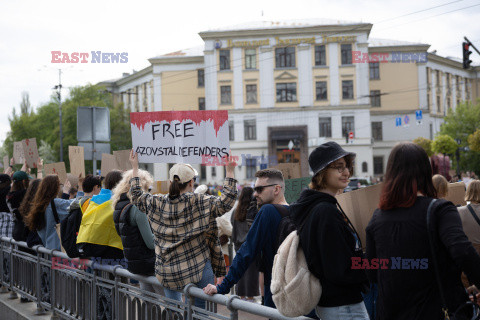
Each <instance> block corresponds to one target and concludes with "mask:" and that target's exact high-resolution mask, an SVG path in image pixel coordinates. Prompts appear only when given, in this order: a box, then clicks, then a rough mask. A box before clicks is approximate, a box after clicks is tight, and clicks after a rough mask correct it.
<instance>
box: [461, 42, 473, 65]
mask: <svg viewBox="0 0 480 320" xmlns="http://www.w3.org/2000/svg"><path fill="white" fill-rule="evenodd" d="M469 49H470V43H468V42H464V43H462V50H463V69H468V68H470V64H471V63H472V60H470V55H471V54H472V51H470V50H469Z"/></svg>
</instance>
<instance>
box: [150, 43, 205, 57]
mask: <svg viewBox="0 0 480 320" xmlns="http://www.w3.org/2000/svg"><path fill="white" fill-rule="evenodd" d="M204 50H205V45H201V46H197V47H192V48H187V49H182V50H178V51H174V52H169V53H165V54H162V55H159V56H156V57H153V58H151V59H169V58H179V57H201V56H203V51H204Z"/></svg>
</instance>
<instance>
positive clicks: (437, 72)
mask: <svg viewBox="0 0 480 320" xmlns="http://www.w3.org/2000/svg"><path fill="white" fill-rule="evenodd" d="M436 75H437V87H438V86H440V70H436Z"/></svg>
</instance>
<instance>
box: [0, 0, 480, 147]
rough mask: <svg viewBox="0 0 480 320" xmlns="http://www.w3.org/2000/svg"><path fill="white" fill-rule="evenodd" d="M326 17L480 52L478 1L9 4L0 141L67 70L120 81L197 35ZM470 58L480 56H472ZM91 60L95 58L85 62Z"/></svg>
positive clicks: (72, 81)
mask: <svg viewBox="0 0 480 320" xmlns="http://www.w3.org/2000/svg"><path fill="white" fill-rule="evenodd" d="M312 18H328V19H336V20H347V21H354V22H368V23H372V24H373V28H372V31H371V33H370V37H372V38H385V39H394V40H401V41H411V42H421V43H427V44H430V45H431V47H430V49H429V51H432V50H437V54H439V55H441V56H455V57H457V58H461V54H462V53H461V43H462V41H463V37H464V36H466V37H467V38H469V39H470V40H471V41H472V42H473V43H474V45H476V46H477V47H478V48H479V49H480V23H478V21H480V1H479V0H456V1H452V0H444V1H441V0H437V1H433V0H421V1H419V0H402V1H400V0H396V1H393V0H368V1H367V0H356V1H355V0H336V1H331V0H328V1H325V0H295V1H286V0H242V1H232V0H204V1H198V0H197V1H193V0H179V1H159V0H157V1H146V0H136V1H123V0H116V1H110V0H107V1H99V0H96V1H90V0H86V1H48V0H42V1H38V0H36V1H35V0H23V1H14V0H3V1H2V2H1V4H0V115H1V116H0V143H2V142H3V140H4V139H5V137H6V134H7V132H8V131H9V129H10V126H9V123H8V115H10V114H11V112H12V109H13V108H14V107H15V108H16V109H17V112H18V111H19V105H20V101H21V95H22V92H23V91H26V92H28V93H29V95H30V102H31V104H32V106H33V108H34V109H35V108H37V107H38V106H41V105H42V104H45V103H47V102H48V101H49V100H50V96H51V95H52V93H53V92H54V90H53V89H52V88H53V87H54V86H55V85H57V84H58V83H59V71H58V69H59V68H61V69H62V79H61V81H62V85H63V87H64V88H65V89H66V90H63V92H62V95H63V97H65V96H66V95H68V88H71V87H75V86H81V85H86V84H88V83H92V84H95V83H98V82H100V81H103V80H109V79H115V78H119V77H121V75H122V73H123V72H129V73H131V72H132V70H137V71H138V70H141V69H143V68H145V67H148V66H149V62H148V59H149V58H152V57H155V56H158V55H161V54H165V53H169V52H173V51H177V50H181V49H185V48H190V47H195V46H199V45H202V44H203V41H202V39H201V38H200V36H199V35H198V33H199V32H201V31H207V30H210V29H217V28H221V27H226V26H231V25H235V24H240V23H246V22H252V21H262V20H267V21H279V20H289V19H312ZM51 51H62V52H68V53H72V52H90V51H102V52H114V53H117V52H118V53H122V52H127V53H128V63H116V64H107V63H101V64H92V63H85V64H81V63H78V64H73V63H70V64H69V63H62V64H57V63H51V60H52V54H51ZM471 58H472V60H473V62H474V64H480V56H479V55H478V54H477V53H475V52H474V53H473V54H472V55H471ZM89 60H90V59H89Z"/></svg>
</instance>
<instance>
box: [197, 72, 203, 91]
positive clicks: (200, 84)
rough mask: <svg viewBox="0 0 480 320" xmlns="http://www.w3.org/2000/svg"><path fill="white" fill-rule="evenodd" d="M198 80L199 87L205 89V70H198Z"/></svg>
mask: <svg viewBox="0 0 480 320" xmlns="http://www.w3.org/2000/svg"><path fill="white" fill-rule="evenodd" d="M197 78H198V86H199V87H205V70H203V69H198V70H197Z"/></svg>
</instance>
